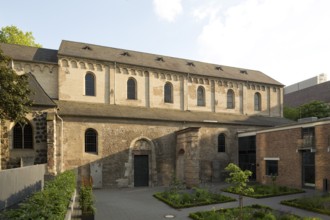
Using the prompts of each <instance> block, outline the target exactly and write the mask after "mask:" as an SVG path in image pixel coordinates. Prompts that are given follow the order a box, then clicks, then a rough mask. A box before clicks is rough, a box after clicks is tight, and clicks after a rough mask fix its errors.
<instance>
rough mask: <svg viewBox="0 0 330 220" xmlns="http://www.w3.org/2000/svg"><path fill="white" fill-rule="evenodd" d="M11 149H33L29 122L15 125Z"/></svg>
mask: <svg viewBox="0 0 330 220" xmlns="http://www.w3.org/2000/svg"><path fill="white" fill-rule="evenodd" d="M13 148H15V149H32V148H33V131H32V126H31V124H30V123H29V122H24V123H16V124H15V126H14V129H13Z"/></svg>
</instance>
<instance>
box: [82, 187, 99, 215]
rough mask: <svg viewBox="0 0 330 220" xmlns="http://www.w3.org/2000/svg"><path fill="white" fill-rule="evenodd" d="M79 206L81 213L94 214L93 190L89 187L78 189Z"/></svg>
mask: <svg viewBox="0 0 330 220" xmlns="http://www.w3.org/2000/svg"><path fill="white" fill-rule="evenodd" d="M79 204H80V207H81V210H82V212H83V213H95V207H94V199H93V190H92V187H91V186H82V187H80V191H79Z"/></svg>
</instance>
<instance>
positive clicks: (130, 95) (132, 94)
mask: <svg viewBox="0 0 330 220" xmlns="http://www.w3.org/2000/svg"><path fill="white" fill-rule="evenodd" d="M127 99H136V81H135V79H134V78H129V79H128V80H127Z"/></svg>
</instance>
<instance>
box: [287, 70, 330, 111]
mask: <svg viewBox="0 0 330 220" xmlns="http://www.w3.org/2000/svg"><path fill="white" fill-rule="evenodd" d="M312 101H323V102H327V103H330V81H327V75H326V74H324V73H322V74H320V75H318V76H315V77H313V78H310V79H308V80H305V81H302V82H299V83H296V84H293V85H291V86H287V87H285V88H284V106H286V107H298V106H300V105H303V104H306V103H309V102H312Z"/></svg>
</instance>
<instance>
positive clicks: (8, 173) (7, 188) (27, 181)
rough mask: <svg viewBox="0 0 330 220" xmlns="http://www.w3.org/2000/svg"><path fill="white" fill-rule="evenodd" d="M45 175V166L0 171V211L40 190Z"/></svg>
mask: <svg viewBox="0 0 330 220" xmlns="http://www.w3.org/2000/svg"><path fill="white" fill-rule="evenodd" d="M45 173H46V165H45V164H40V165H34V166H27V167H21V168H16V169H9V170H2V171H0V189H1V190H0V210H1V209H4V208H6V207H9V206H11V205H14V204H16V203H18V202H20V201H22V200H23V199H25V198H26V197H28V196H29V195H31V194H33V193H34V192H37V191H40V190H42V189H43V186H44V175H45Z"/></svg>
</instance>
